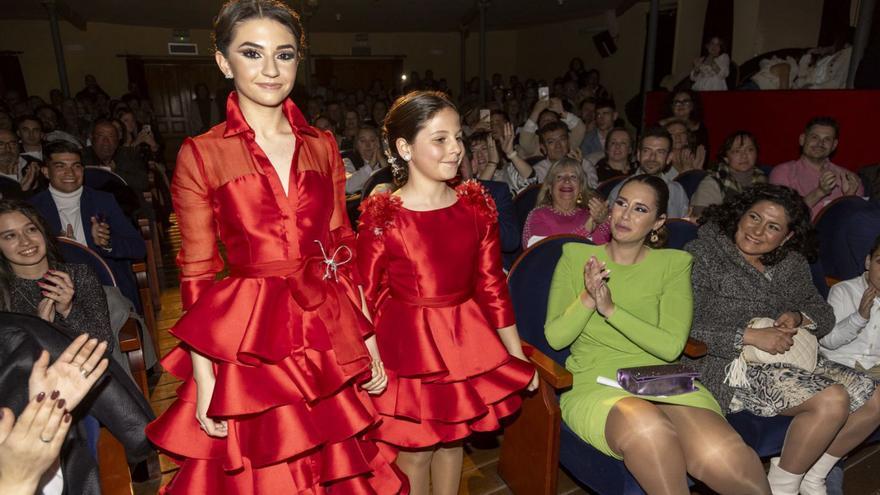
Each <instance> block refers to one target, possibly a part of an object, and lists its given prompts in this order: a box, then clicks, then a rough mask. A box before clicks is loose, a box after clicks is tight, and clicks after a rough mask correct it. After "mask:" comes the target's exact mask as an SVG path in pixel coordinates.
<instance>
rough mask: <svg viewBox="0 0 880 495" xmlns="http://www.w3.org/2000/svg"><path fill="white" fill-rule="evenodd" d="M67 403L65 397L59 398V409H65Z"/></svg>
mask: <svg viewBox="0 0 880 495" xmlns="http://www.w3.org/2000/svg"><path fill="white" fill-rule="evenodd" d="M66 403H67V401H65V400H64V399H61V400H59V401H58V409H64V404H66Z"/></svg>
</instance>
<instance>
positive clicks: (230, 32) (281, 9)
mask: <svg viewBox="0 0 880 495" xmlns="http://www.w3.org/2000/svg"><path fill="white" fill-rule="evenodd" d="M251 19H272V20H274V21H277V22H278V23H280V24H281V25H282V26H284V27H286V28H287V29H288V30H290V32H291V33H292V34H293V37H294V38H296V52H297V59H299V58H301V56H302V51H303V50H304V49H305V47H306V38H305V32H304V31H303V27H302V23H300V20H299V14H297V13H296V11H294V10H293V9H291V8H290V7H288V6H287V4H285V3H283V2H280V1H278V0H229V1H228V2H226V3H225V4H223V7H221V8H220V12H219V13H218V14H217V17H215V18H214V29H213V31H212V32H211V41H212V42H213V43H214V49H215V50H216V51H218V52H220V53H222V54H223V55H224V56H226V55H227V54H228V51H227V50H228V49H229V44H230V43H232V37H233V36H234V35H235V28H236V27H238V25H239V24H240V23H242V22H244V21H248V20H251Z"/></svg>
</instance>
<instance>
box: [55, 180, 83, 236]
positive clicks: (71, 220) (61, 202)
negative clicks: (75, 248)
mask: <svg viewBox="0 0 880 495" xmlns="http://www.w3.org/2000/svg"><path fill="white" fill-rule="evenodd" d="M82 192H83V188H82V186H80V187H79V189H77V190H76V191H73V192H70V193H66V192H61V191H59V190H58V189H55V188H54V187H52V186H49V193H50V194H52V199H53V200H55V206H56V207H57V208H58V216H59V217H61V233H62V234H64V233H66V232H67V226H68V225H71V226H73V237H74V239H76V241H77V242H79V243H80V244H86V232H85V230H84V228H85V227H84V226H83V224H82V214H81V213H80V208H79V203H80V198H81V197H82Z"/></svg>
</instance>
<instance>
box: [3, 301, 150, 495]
mask: <svg viewBox="0 0 880 495" xmlns="http://www.w3.org/2000/svg"><path fill="white" fill-rule="evenodd" d="M71 340H73V342H71ZM107 348H108V346H107V344H105V343H98V341H97V340H96V339H91V340H87V338H86V337H85V336H79V337H78V338H76V339H73V336H71V335H70V333H69V332H66V331H65V330H64V329H63V328H58V327H55V326H53V325H50V324H48V323H46V322H44V321H42V320H40V319H39V318H36V317H33V316H30V315H22V314H14V313H0V363H2V365H0V397H3V405H4V406H7V407H8V409H3V410H2V411H3V413H4V414H3V418H2V420H0V437H2V438H3V440H2V442H0V465H2V469H0V493H3V494H4V495H6V494H10V493H11V494H18V493H27V494H28V495H31V494H33V493H34V491H15V490H24V489H25V487H27V488H30V487H33V486H34V483H35V482H36V484H37V492H36V493H44V494H48V493H71V494H73V493H76V494H90V495H93V494H99V493H101V487H100V478H99V476H98V462H97V459H96V457H95V455H94V450H93V449H94V443H92V442H93V441H94V439H92V438H89V437H88V436H87V431H88V430H87V429H86V426H85V425H84V424H83V423H84V421H83V419H84V418H85V417H86V416H91V417H92V418H94V419H95V420H97V421H98V422H99V423H100V424H101V425H103V426H104V427H106V428H107V430H109V432H110V433H111V434H112V435H113V436H114V437H115V438H116V439H117V440H119V442H120V443H121V444H122V446H123V447H124V449H125V458H126V460H127V461H128V463H129V464H130V465H135V464H137V463H140V462H141V461H143V460H145V459H146V458H147V456H149V455H150V454H151V453H152V452H153V449H152V447H151V445H150V443H149V442H148V441H147V438H146V436H145V435H144V428H145V427H146V425H147V423H148V422H149V421H150V420H152V418H153V413H152V411H151V409H150V405H149V403H147V401H146V400H145V398H144V396H143V393H142V392H141V391H140V390H139V389H138V388H137V386H136V385H135V384H134V383H132V382H131V380H129V379H128V378H127V377H124V375H125V373H124V371H123V370H122V369H120V368H119V366H118V365H117V364H116V363H114V362H112V361H111V362H109V363H108V361H107V360H106V359H102V358H103V357H104V354H105V352H106V349H107ZM50 362H51V364H50ZM98 381H100V382H101V384H100V385H99V386H97V387H94V388H93V386H94V385H95V384H96V383H97V382H98ZM34 404H35V405H34ZM59 405H60V407H59ZM37 406H39V409H38V410H40V411H42V412H41V413H40V414H42V418H45V416H49V417H50V418H51V417H53V416H52V415H50V414H47V413H49V410H47V408H50V409H51V410H52V411H54V414H59V413H64V414H63V417H62V418H61V425H65V426H64V428H67V427H68V426H67V425H69V426H70V430H69V432H68V433H67V434H66V435H65V434H63V432H60V431H54V432H53V430H52V429H50V428H48V427H46V426H44V427H42V428H40V427H39V426H38V425H40V424H41V423H42V421H40V417H41V416H40V415H39V414H38V415H37V416H34V412H35V411H34V409H35V408H36V407H37ZM15 416H17V417H18V421H17V425H16V427H12V428H11V430H12V432H10V427H11V426H12V425H11V423H12V421H13V420H14V418H15ZM31 418H33V419H31ZM56 421H57V418H56ZM65 421H68V423H65ZM29 423H30V424H29ZM28 424H29V426H30V430H29V431H28V432H25V431H24V428H23V427H24V426H26V425H28ZM52 424H57V423H52ZM35 426H36V427H35ZM25 433H27V434H26V435H25ZM40 437H42V438H40ZM46 440H48V442H47V441H46ZM58 441H62V442H63V444H62V445H61V446H60V449H59V446H58V445H57V442H58ZM47 448H48V449H47ZM59 450H60V459H59V458H58V451H59ZM25 462H26V463H27V466H23V465H22V464H23V463H25ZM47 464H48V468H46V465H47ZM59 467H60V469H59ZM22 468H25V469H26V470H24V469H22ZM19 469H22V470H19ZM43 470H45V474H44V475H43V476H42V481H43V482H45V485H43V484H42V483H41V481H40V478H41V476H40V475H41V473H40V471H43ZM7 476H9V477H10V478H7ZM7 481H12V482H13V483H14V484H13V487H14V488H15V490H10V486H9V485H7V484H6V482H7Z"/></svg>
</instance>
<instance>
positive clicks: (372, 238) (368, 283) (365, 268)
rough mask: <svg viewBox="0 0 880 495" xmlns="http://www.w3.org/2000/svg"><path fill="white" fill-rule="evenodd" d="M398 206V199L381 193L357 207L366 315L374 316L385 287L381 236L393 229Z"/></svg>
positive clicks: (385, 269)
mask: <svg viewBox="0 0 880 495" xmlns="http://www.w3.org/2000/svg"><path fill="white" fill-rule="evenodd" d="M400 205H401V201H400V198H399V197H397V196H392V195H390V194H388V193H384V194H376V195H373V196H370V197H369V198H367V199H365V200H364V201H363V202H362V203H361V206H360V210H361V217H360V224H361V227H360V229H359V230H358V238H357V251H358V258H357V261H358V263H357V264H358V271H359V272H360V277H361V281H362V283H363V286H364V296H365V297H366V299H367V306H368V307H369V309H370V314H374V313H375V311H376V306H377V304H378V302H379V297H380V295H381V294H382V289H384V288H386V287H387V267H388V262H387V258H386V257H385V236H386V235H388V231H389V230H390V229H392V228H393V225H394V223H393V222H394V214H395V211H396V209H397V208H400Z"/></svg>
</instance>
